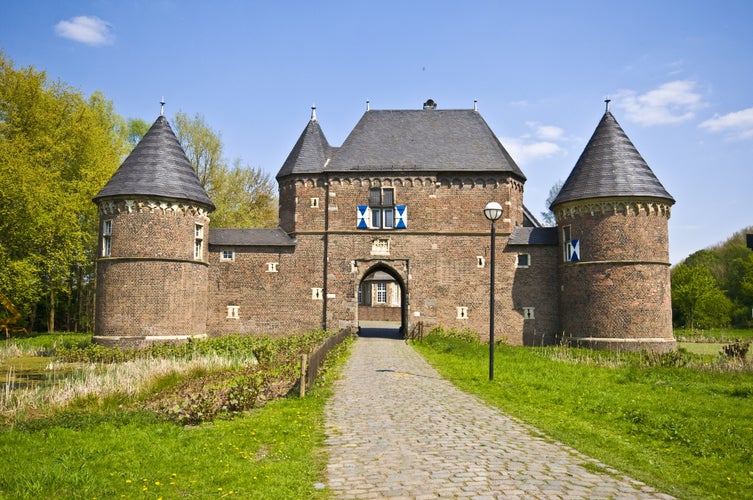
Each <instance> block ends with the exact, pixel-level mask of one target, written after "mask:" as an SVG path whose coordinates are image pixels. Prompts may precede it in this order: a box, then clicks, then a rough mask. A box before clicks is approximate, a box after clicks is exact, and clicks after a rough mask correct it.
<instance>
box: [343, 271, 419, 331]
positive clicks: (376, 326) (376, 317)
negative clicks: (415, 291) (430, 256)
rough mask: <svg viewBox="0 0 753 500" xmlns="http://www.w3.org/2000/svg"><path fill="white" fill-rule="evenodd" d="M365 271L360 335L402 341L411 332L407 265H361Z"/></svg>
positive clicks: (361, 281)
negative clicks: (399, 339)
mask: <svg viewBox="0 0 753 500" xmlns="http://www.w3.org/2000/svg"><path fill="white" fill-rule="evenodd" d="M361 264H365V265H363V266H359V267H362V268H364V269H365V270H364V271H362V272H360V273H359V276H358V280H357V286H358V288H357V290H356V294H357V297H358V301H357V302H358V331H359V334H362V335H365V336H388V337H396V338H397V337H399V338H402V337H404V335H405V332H407V331H408V304H409V296H408V284H407V283H408V282H407V269H406V268H407V261H400V263H399V264H400V265H398V266H397V267H403V268H404V269H405V271H404V272H401V271H399V270H398V269H396V267H395V266H394V264H395V263H392V262H386V261H369V262H365V261H364V262H361Z"/></svg>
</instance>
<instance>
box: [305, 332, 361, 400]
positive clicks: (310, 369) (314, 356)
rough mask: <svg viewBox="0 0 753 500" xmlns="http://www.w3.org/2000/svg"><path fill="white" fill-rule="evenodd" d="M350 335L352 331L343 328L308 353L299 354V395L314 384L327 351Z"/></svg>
mask: <svg viewBox="0 0 753 500" xmlns="http://www.w3.org/2000/svg"><path fill="white" fill-rule="evenodd" d="M351 335H352V332H350V331H349V330H343V331H341V332H340V333H337V334H335V335H332V336H331V337H328V338H327V339H326V340H325V341H324V342H322V343H321V344H319V346H318V347H317V348H316V349H314V350H313V351H311V352H310V353H309V354H304V355H302V356H301V379H300V389H301V391H300V394H301V397H303V396H305V395H306V388H307V387H311V386H312V385H314V382H315V381H316V377H317V376H318V375H319V370H320V369H321V367H322V365H323V364H324V359H325V358H326V357H327V353H328V352H329V351H331V350H332V348H333V347H335V346H336V345H337V344H339V343H340V342H342V341H343V340H345V339H346V338H347V337H349V336H351Z"/></svg>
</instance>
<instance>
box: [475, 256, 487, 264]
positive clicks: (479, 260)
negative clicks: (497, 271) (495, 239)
mask: <svg viewBox="0 0 753 500" xmlns="http://www.w3.org/2000/svg"><path fill="white" fill-rule="evenodd" d="M476 267H486V259H485V258H484V257H483V256H481V255H477V256H476Z"/></svg>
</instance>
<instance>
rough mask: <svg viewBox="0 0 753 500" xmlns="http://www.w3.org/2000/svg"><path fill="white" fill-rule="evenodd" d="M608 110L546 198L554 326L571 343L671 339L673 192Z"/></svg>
mask: <svg viewBox="0 0 753 500" xmlns="http://www.w3.org/2000/svg"><path fill="white" fill-rule="evenodd" d="M608 104H609V103H608V101H607V110H606V112H605V113H604V116H603V117H602V119H601V121H600V122H599V124H598V125H597V127H596V130H595V131H594V133H593V136H592V137H591V139H590V140H589V142H588V143H587V145H586V147H585V149H584V151H583V153H582V154H581V156H580V158H579V159H578V161H577V162H576V164H575V167H574V168H573V170H572V172H571V173H570V176H569V177H568V178H567V180H566V181H565V183H564V184H563V186H562V189H561V190H560V192H559V195H558V196H557V197H556V198H555V200H554V201H553V202H552V205H551V209H552V211H553V212H554V214H555V216H556V219H557V225H558V229H559V236H560V248H559V251H560V265H559V267H560V316H561V325H560V328H561V331H562V333H563V334H564V336H565V337H566V338H567V339H570V340H571V341H572V342H573V343H575V344H577V345H585V346H590V347H596V348H611V349H626V350H643V349H647V350H658V351H665V350H669V349H673V348H674V347H675V340H674V337H673V334H672V308H671V298H670V278H669V267H670V262H669V238H668V219H669V216H670V207H671V206H672V205H673V204H674V201H675V200H674V198H672V196H671V195H670V194H669V193H668V192H667V190H666V189H664V186H662V184H661V182H659V180H658V179H657V177H656V175H654V173H653V171H652V170H651V168H649V166H648V164H647V163H646V161H645V160H644V159H643V157H642V156H641V155H640V154H639V153H638V151H637V150H636V148H635V146H634V145H633V143H632V142H631V141H630V139H629V138H628V136H627V135H626V134H625V132H624V131H623V129H622V127H620V125H619V124H618V123H617V120H616V119H615V118H614V116H613V115H612V113H611V112H610V111H609V108H608Z"/></svg>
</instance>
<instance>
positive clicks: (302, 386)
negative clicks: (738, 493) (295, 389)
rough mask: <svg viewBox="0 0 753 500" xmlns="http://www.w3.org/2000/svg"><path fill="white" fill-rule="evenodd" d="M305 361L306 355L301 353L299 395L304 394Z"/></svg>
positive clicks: (302, 395) (303, 395)
mask: <svg viewBox="0 0 753 500" xmlns="http://www.w3.org/2000/svg"><path fill="white" fill-rule="evenodd" d="M306 361H307V356H306V355H305V354H301V397H302V398H303V397H305V396H306Z"/></svg>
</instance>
